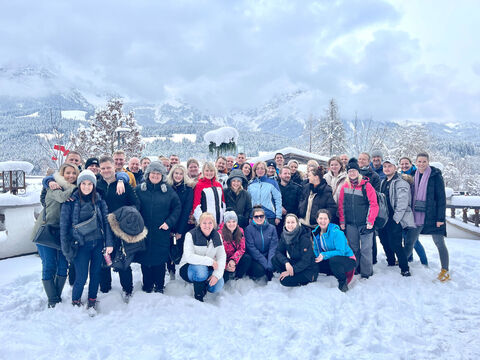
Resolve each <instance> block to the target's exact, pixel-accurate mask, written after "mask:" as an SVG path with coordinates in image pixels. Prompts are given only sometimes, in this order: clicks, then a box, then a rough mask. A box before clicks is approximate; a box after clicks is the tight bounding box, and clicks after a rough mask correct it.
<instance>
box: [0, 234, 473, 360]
mask: <svg viewBox="0 0 480 360" xmlns="http://www.w3.org/2000/svg"><path fill="white" fill-rule="evenodd" d="M421 240H422V243H423V245H424V246H425V248H426V250H427V254H428V256H429V262H430V268H424V267H423V266H422V265H420V263H419V262H418V261H417V260H416V261H415V262H414V263H413V264H412V266H411V271H412V273H413V276H412V277H411V278H403V277H401V276H400V270H399V269H398V268H389V267H387V266H386V263H385V258H384V256H383V255H380V256H379V263H378V264H377V265H375V267H374V271H375V275H374V276H373V277H372V278H370V279H369V280H366V281H360V280H354V284H353V286H352V287H351V290H350V291H349V292H347V293H346V294H343V293H341V292H340V291H339V290H338V289H337V288H336V281H335V279H334V278H333V277H325V276H320V278H319V280H318V281H317V282H316V283H315V284H310V285H308V286H305V287H301V288H296V289H286V288H283V287H282V286H281V285H280V284H279V282H278V280H277V279H274V281H272V282H271V283H269V284H268V285H266V286H263V285H259V284H255V283H254V282H252V281H251V280H239V281H237V282H233V283H228V284H227V286H226V288H225V289H224V291H222V292H221V293H219V294H218V295H217V296H213V295H211V294H209V295H207V299H206V303H199V302H197V301H195V300H194V299H193V297H192V292H193V289H192V286H191V285H186V284H185V283H184V282H183V281H181V280H177V281H173V282H170V283H168V284H167V286H166V291H165V295H160V294H145V293H143V292H142V291H141V290H140V288H141V273H140V270H139V267H138V265H135V267H134V283H135V293H134V296H133V298H132V300H131V301H130V303H129V304H128V305H126V304H124V303H123V302H122V300H121V296H120V285H119V282H118V276H116V274H115V275H114V276H113V277H114V288H113V290H112V291H111V292H110V293H109V294H100V295H99V300H100V302H101V303H100V305H99V311H100V313H99V315H97V317H95V318H90V317H88V315H87V313H86V310H85V309H83V308H82V309H78V308H73V307H72V306H71V305H70V292H71V289H70V287H69V286H68V285H67V286H66V288H65V290H64V296H63V297H64V303H62V304H59V305H58V306H57V307H56V308H55V309H47V308H46V298H45V295H44V293H43V289H42V285H41V281H40V278H41V276H40V269H41V265H40V259H39V258H38V257H36V256H26V257H21V258H14V259H8V260H3V261H0V274H1V275H0V313H1V321H0V344H1V347H0V359H72V358H74V359H170V358H171V359H225V358H228V359H415V360H417V359H429V360H430V359H479V358H480V336H479V329H480V287H479V286H478V279H479V278H480V267H479V266H478V259H479V257H480V242H479V241H474V240H460V239H447V245H448V248H449V251H450V262H451V266H450V267H451V274H452V278H453V280H452V281H450V282H448V283H445V284H443V283H439V282H436V281H433V279H434V278H435V277H436V275H437V273H438V271H439V268H440V266H439V259H438V255H437V251H436V248H435V246H434V245H433V242H432V240H431V238H429V237H422V238H421ZM379 246H380V244H379ZM380 252H381V251H380Z"/></svg>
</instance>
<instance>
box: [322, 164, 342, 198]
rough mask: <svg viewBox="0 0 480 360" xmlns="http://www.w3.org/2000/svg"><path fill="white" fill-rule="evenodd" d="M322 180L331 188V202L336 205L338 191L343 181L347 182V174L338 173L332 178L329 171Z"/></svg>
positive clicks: (338, 195)
mask: <svg viewBox="0 0 480 360" xmlns="http://www.w3.org/2000/svg"><path fill="white" fill-rule="evenodd" d="M323 178H324V179H325V181H326V182H327V184H328V185H330V187H331V188H332V196H333V200H335V202H336V203H337V204H338V198H339V197H340V189H341V188H342V186H343V183H344V182H345V180H347V172H346V171H342V172H340V173H338V175H337V176H334V175H333V174H332V172H331V171H329V172H327V173H326V174H325V175H324V176H323Z"/></svg>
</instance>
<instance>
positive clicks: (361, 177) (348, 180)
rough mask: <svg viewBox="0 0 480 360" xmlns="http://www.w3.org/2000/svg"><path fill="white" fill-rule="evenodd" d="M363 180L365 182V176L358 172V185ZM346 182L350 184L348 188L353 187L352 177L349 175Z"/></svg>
mask: <svg viewBox="0 0 480 360" xmlns="http://www.w3.org/2000/svg"><path fill="white" fill-rule="evenodd" d="M357 171H358V170H357ZM362 180H363V176H362V174H360V171H358V183H359V184H360V183H361V182H362ZM345 182H346V183H347V184H348V187H352V183H351V182H350V177H349V176H348V174H347V178H346V179H345Z"/></svg>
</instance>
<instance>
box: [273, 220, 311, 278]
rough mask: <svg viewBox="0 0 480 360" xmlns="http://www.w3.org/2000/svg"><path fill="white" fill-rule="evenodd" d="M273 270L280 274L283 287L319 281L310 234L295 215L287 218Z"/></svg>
mask: <svg viewBox="0 0 480 360" xmlns="http://www.w3.org/2000/svg"><path fill="white" fill-rule="evenodd" d="M272 265H273V269H274V270H275V271H277V272H279V273H280V284H282V285H283V286H289V287H291V286H300V285H307V284H308V283H310V282H314V281H316V280H317V276H318V271H317V267H316V266H315V261H314V257H313V250H312V241H311V240H310V232H309V231H308V230H307V229H306V228H305V227H303V226H301V225H300V222H299V221H298V218H297V216H296V215H294V214H287V216H285V226H284V228H283V232H282V234H281V235H280V240H279V241H278V246H277V251H276V253H275V255H274V257H273V258H272Z"/></svg>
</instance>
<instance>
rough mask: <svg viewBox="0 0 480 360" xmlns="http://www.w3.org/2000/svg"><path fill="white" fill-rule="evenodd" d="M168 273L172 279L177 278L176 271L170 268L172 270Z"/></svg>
mask: <svg viewBox="0 0 480 360" xmlns="http://www.w3.org/2000/svg"><path fill="white" fill-rule="evenodd" d="M168 275H169V276H170V281H174V280H175V271H172V270H170V271H169V272H168Z"/></svg>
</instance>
